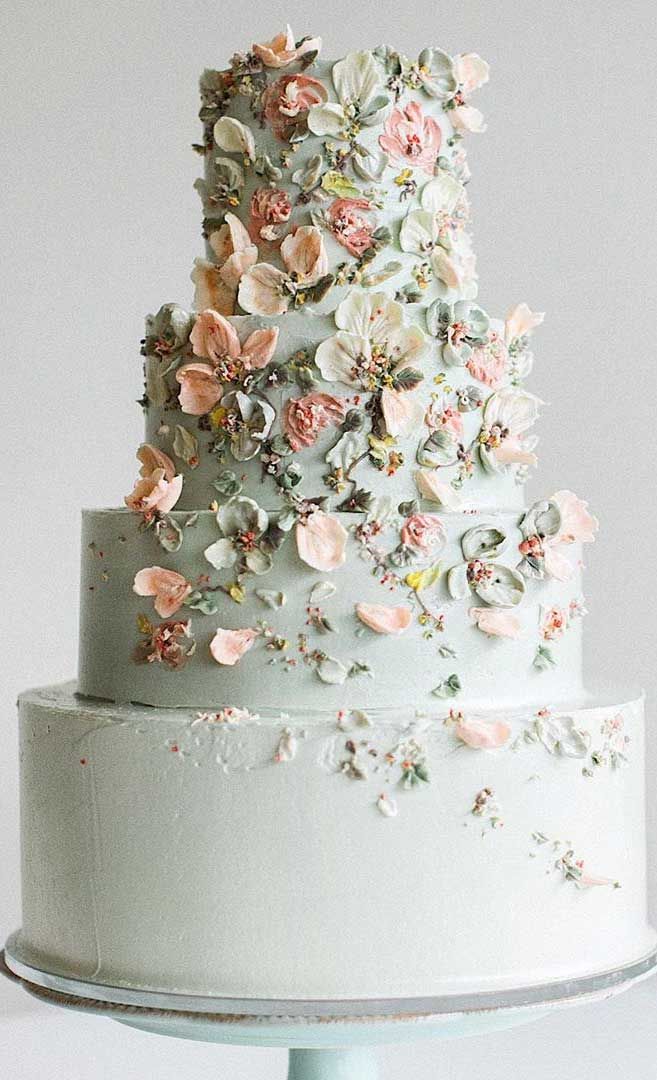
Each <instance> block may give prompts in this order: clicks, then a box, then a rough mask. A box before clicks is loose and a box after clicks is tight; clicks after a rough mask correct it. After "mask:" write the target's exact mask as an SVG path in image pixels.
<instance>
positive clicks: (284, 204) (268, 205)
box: [249, 187, 292, 243]
mask: <svg viewBox="0 0 657 1080" xmlns="http://www.w3.org/2000/svg"><path fill="white" fill-rule="evenodd" d="M291 213H292V203H291V202H290V197H289V195H288V193H287V191H282V190H281V189H280V188H266V187H260V188H256V190H255V191H254V192H253V195H252V196H251V222H250V225H249V234H250V236H252V237H253V240H254V241H255V242H257V241H258V240H267V241H269V242H271V243H273V242H274V241H275V240H278V238H279V236H280V228H279V227H280V226H281V225H283V224H284V223H285V222H286V221H289V220H290V214H291Z"/></svg>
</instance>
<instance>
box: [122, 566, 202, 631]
mask: <svg viewBox="0 0 657 1080" xmlns="http://www.w3.org/2000/svg"><path fill="white" fill-rule="evenodd" d="M132 588H133V591H134V592H136V593H137V596H153V597H154V601H153V603H154V607H155V610H156V611H157V613H158V615H161V616H162V618H163V619H168V618H170V617H171V615H175V613H176V611H178V610H179V608H181V607H182V605H183V604H184V602H185V600H186V599H187V597H188V596H189V594H190V592H191V591H192V586H191V585H190V584H189V582H188V581H186V580H185V578H184V577H183V576H182V574H178V573H176V571H175V570H166V569H165V568H164V567H162V566H147V567H145V568H144V569H143V570H139V571H138V572H137V573H136V574H135V580H134V584H133V586H132Z"/></svg>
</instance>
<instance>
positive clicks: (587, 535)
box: [552, 491, 598, 544]
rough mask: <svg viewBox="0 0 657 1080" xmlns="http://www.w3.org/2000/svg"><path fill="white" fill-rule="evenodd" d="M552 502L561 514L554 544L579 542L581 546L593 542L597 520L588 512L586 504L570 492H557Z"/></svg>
mask: <svg viewBox="0 0 657 1080" xmlns="http://www.w3.org/2000/svg"><path fill="white" fill-rule="evenodd" d="M552 502H555V503H556V504H557V506H558V507H559V513H560V514H561V525H560V526H559V533H558V535H557V537H556V543H559V544H573V543H575V541H577V540H579V541H580V542H581V543H582V544H590V543H592V542H593V541H594V540H595V534H596V533H597V531H598V519H597V518H596V517H594V516H593V514H591V513H590V512H589V510H588V503H586V502H584V501H583V499H579V498H578V497H577V495H575V494H574V492H572V491H557V492H556V494H554V495H553V496H552Z"/></svg>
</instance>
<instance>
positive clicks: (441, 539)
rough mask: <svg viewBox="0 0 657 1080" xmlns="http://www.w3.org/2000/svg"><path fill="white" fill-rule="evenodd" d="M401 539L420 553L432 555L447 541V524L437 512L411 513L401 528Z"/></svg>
mask: <svg viewBox="0 0 657 1080" xmlns="http://www.w3.org/2000/svg"><path fill="white" fill-rule="evenodd" d="M400 535H401V541H402V544H404V545H405V546H406V547H409V548H412V549H413V551H417V552H418V554H420V555H430V554H431V553H432V552H433V551H435V549H436V548H437V547H444V545H445V544H446V543H447V534H446V532H445V526H444V525H443V523H442V521H441V520H440V518H439V517H437V516H436V514H411V516H410V517H407V518H406V520H405V522H404V524H403V525H402V528H401V533H400Z"/></svg>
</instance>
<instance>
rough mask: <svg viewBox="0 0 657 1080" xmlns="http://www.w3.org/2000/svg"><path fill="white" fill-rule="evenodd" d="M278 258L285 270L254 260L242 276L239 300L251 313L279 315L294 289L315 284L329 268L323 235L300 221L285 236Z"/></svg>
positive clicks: (313, 227)
mask: <svg viewBox="0 0 657 1080" xmlns="http://www.w3.org/2000/svg"><path fill="white" fill-rule="evenodd" d="M281 258H282V260H283V263H284V265H285V269H286V271H287V272H286V273H285V272H284V271H282V270H279V269H278V268H277V267H275V266H271V265H270V264H269V263H256V265H255V266H253V267H251V269H250V270H248V271H247V272H246V273H245V274H244V275H243V277H242V280H241V282H240V287H239V294H238V297H239V302H240V304H241V305H242V307H243V308H244V310H245V311H248V312H249V314H252V315H282V314H283V312H285V311H287V309H288V307H289V306H290V304H291V303H292V300H293V297H294V296H295V295H296V292H297V290H299V289H304V288H307V287H310V286H312V285H316V284H317V282H318V281H319V280H320V278H322V277H323V276H324V275H325V274H326V272H327V270H328V255H327V254H326V249H325V247H324V239H323V237H322V234H321V233H320V231H319V229H317V228H315V226H314V225H302V226H300V228H298V229H296V231H295V232H293V233H290V234H289V235H288V236H286V237H285V239H284V241H283V243H282V244H281Z"/></svg>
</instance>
